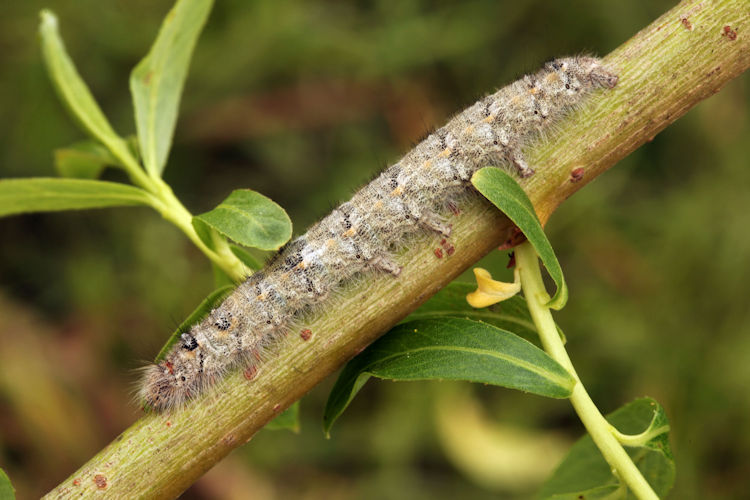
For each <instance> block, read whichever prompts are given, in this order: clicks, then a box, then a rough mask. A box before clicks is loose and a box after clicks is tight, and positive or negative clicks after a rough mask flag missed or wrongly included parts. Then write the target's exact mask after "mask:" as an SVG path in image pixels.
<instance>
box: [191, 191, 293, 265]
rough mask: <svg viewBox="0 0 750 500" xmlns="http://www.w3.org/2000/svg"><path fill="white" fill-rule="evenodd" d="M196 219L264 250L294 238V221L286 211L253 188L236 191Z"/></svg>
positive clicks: (232, 237)
mask: <svg viewBox="0 0 750 500" xmlns="http://www.w3.org/2000/svg"><path fill="white" fill-rule="evenodd" d="M195 219H198V220H200V221H201V222H203V223H205V224H206V225H208V226H210V227H212V228H213V229H215V230H217V231H218V232H219V233H221V234H223V235H224V236H227V237H229V238H231V239H232V240H234V241H236V242H237V243H240V244H242V245H245V246H248V247H253V248H258V249H261V250H276V249H278V248H279V247H281V246H282V245H283V244H284V243H286V242H287V241H289V238H290V237H291V236H292V221H291V220H290V219H289V216H288V215H287V214H286V212H285V211H284V209H283V208H281V207H280V206H279V205H277V204H276V203H274V202H273V201H271V200H270V199H269V198H266V197H265V196H263V195H262V194H260V193H256V192H255V191H251V190H250V189H237V190H235V191H232V193H231V194H230V195H229V196H228V197H227V199H225V200H224V201H222V202H221V203H219V205H218V206H217V207H216V208H214V209H213V210H211V211H210V212H206V213H204V214H200V215H196V216H195V217H194V220H195Z"/></svg>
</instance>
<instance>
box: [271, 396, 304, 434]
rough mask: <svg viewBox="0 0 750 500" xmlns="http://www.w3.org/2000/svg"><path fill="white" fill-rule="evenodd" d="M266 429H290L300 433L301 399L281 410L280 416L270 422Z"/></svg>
mask: <svg viewBox="0 0 750 500" xmlns="http://www.w3.org/2000/svg"><path fill="white" fill-rule="evenodd" d="M264 429H268V430H270V431H282V430H289V431H292V432H294V433H299V430H300V425H299V401H295V402H294V403H293V404H292V405H291V406H290V407H289V408H287V409H286V410H284V411H283V412H281V413H280V414H279V416H278V417H276V418H274V419H273V420H271V421H270V422H268V423H267V424H266V426H265V427H264Z"/></svg>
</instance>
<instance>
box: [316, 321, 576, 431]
mask: <svg viewBox="0 0 750 500" xmlns="http://www.w3.org/2000/svg"><path fill="white" fill-rule="evenodd" d="M371 376H375V377H378V378H387V379H392V380H427V379H447V380H467V381H470V382H480V383H484V384H492V385H499V386H503V387H510V388H513V389H519V390H522V391H525V392H530V393H533V394H539V395H542V396H548V397H554V398H564V397H568V396H569V395H570V392H571V390H572V388H573V385H574V384H575V381H574V379H573V378H572V377H571V376H570V374H568V372H567V371H566V370H565V369H564V368H563V367H562V366H560V365H559V364H558V363H557V362H556V361H554V360H553V359H552V358H550V357H549V356H548V355H547V354H545V353H544V351H542V350H541V349H539V348H538V347H536V346H534V345H533V344H531V343H530V342H527V341H525V340H523V339H522V338H520V337H518V336H517V335H514V334H512V333H511V332H508V331H505V330H501V329H500V328H497V327H494V326H492V325H488V324H486V323H482V322H479V321H473V320H469V319H460V318H451V317H445V318H442V319H421V320H415V321H409V322H407V323H402V324H400V325H398V326H396V327H395V328H394V329H392V330H391V331H390V332H388V334H387V335H385V336H383V337H381V338H380V339H378V340H376V341H375V342H374V343H373V344H372V345H370V346H369V347H368V348H367V349H365V350H364V351H363V352H362V353H361V354H360V355H359V356H357V357H356V358H354V359H353V360H352V361H351V362H349V363H348V364H347V365H346V366H345V367H344V369H343V371H342V372H341V374H340V375H339V378H338V380H337V381H336V385H335V386H334V387H333V389H332V390H331V394H330V396H329V398H328V403H326V410H325V414H324V417H323V422H324V424H323V425H324V428H325V430H326V432H328V431H329V430H330V428H331V426H332V425H333V422H334V421H335V420H336V419H337V418H338V417H339V415H341V413H342V412H343V411H344V410H345V409H346V407H347V406H348V405H349V403H350V402H351V400H352V399H353V398H354V396H355V395H356V394H357V392H359V390H360V389H361V388H362V386H363V385H364V384H365V382H367V380H368V379H369V378H370V377H371Z"/></svg>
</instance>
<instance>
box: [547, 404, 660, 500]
mask: <svg viewBox="0 0 750 500" xmlns="http://www.w3.org/2000/svg"><path fill="white" fill-rule="evenodd" d="M606 418H607V420H608V421H609V423H611V424H612V425H614V426H615V427H616V428H618V429H620V431H622V432H627V433H629V434H639V433H642V434H643V435H644V436H645V438H644V441H643V442H642V443H641V444H640V445H639V446H637V447H626V448H625V449H626V451H627V452H628V454H629V455H630V457H631V458H632V459H633V462H634V463H635V465H636V466H637V467H638V469H639V470H640V471H641V473H642V474H643V476H644V477H645V478H646V480H647V481H648V483H649V484H650V485H651V487H652V488H653V489H654V492H655V493H656V494H657V495H658V496H659V498H663V497H664V496H666V494H667V493H668V492H669V490H670V489H671V488H672V485H673V484H674V478H675V465H674V458H673V456H672V451H671V449H670V447H669V434H668V433H669V425H668V423H667V417H666V415H665V413H664V408H662V407H661V405H659V403H657V402H656V401H654V400H653V399H651V398H641V399H637V400H635V401H633V402H632V403H629V404H627V405H625V406H623V407H621V408H619V409H618V410H616V411H614V412H612V413H610V414H609V415H607V417H606ZM644 429H645V430H644ZM627 495H628V492H627V491H626V489H625V487H624V485H622V483H621V482H620V481H619V480H618V479H617V478H616V477H615V476H614V475H613V474H612V470H611V468H610V466H609V464H607V462H606V461H605V460H604V457H602V454H601V453H600V452H599V449H598V448H597V447H596V445H595V444H594V441H593V440H592V439H591V436H589V435H588V434H587V435H585V436H583V437H582V438H581V439H579V440H578V441H577V442H576V443H575V444H574V445H573V447H572V448H571V449H570V452H568V455H567V456H566V457H565V459H564V460H563V461H562V463H561V464H560V465H559V466H558V467H557V469H556V470H555V472H554V473H553V474H552V476H551V477H550V478H549V479H548V480H547V481H546V482H545V483H544V485H543V486H542V489H541V491H540V492H539V498H544V499H555V500H577V499H579V498H586V499H597V498H601V499H604V498H626V497H627Z"/></svg>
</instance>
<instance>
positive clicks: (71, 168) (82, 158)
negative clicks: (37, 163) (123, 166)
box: [55, 141, 120, 179]
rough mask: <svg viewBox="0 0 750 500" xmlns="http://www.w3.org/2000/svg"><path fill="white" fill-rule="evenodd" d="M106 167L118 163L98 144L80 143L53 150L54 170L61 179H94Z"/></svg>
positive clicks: (118, 163) (92, 142) (117, 164)
mask: <svg viewBox="0 0 750 500" xmlns="http://www.w3.org/2000/svg"><path fill="white" fill-rule="evenodd" d="M108 166H120V162H119V161H118V160H117V158H115V157H114V156H112V154H111V153H110V152H109V150H108V149H107V148H105V147H104V146H102V145H101V144H99V143H98V142H94V141H81V142H77V143H75V144H71V145H70V146H68V147H67V148H59V149H56V150H55V169H56V170H57V173H58V174H60V176H61V177H69V178H74V179H96V178H97V177H99V175H100V174H101V172H102V170H104V168H105V167H108Z"/></svg>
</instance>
